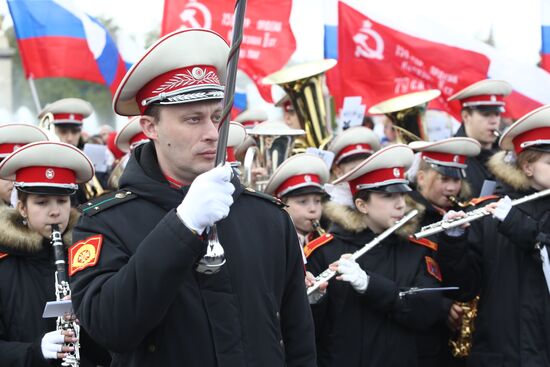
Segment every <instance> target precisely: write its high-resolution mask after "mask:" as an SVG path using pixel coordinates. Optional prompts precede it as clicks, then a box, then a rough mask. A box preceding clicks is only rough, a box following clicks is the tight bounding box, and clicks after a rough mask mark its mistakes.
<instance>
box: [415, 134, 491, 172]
mask: <svg viewBox="0 0 550 367" xmlns="http://www.w3.org/2000/svg"><path fill="white" fill-rule="evenodd" d="M409 147H410V148H411V149H412V150H414V151H416V152H421V156H422V158H423V159H424V160H425V161H426V162H428V163H433V164H437V165H440V166H447V167H454V168H466V167H467V165H466V158H467V157H475V156H477V155H478V154H479V153H480V152H481V145H480V144H479V142H478V141H477V140H475V139H472V138H465V137H457V138H448V139H443V140H438V141H435V142H430V141H413V142H411V143H409Z"/></svg>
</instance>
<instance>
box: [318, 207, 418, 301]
mask: <svg viewBox="0 0 550 367" xmlns="http://www.w3.org/2000/svg"><path fill="white" fill-rule="evenodd" d="M417 214H418V210H416V209H415V210H411V211H410V212H409V213H408V214H407V215H405V216H404V217H403V218H401V219H400V220H399V221H397V222H396V223H395V224H394V225H393V226H391V227H390V228H388V229H386V230H385V231H384V232H382V233H380V234H379V235H378V236H377V237H375V238H374V239H373V240H372V241H370V242H369V243H367V244H366V245H365V246H363V247H361V248H360V249H359V250H357V251H355V252H354V253H353V254H352V255H351V258H352V259H353V260H357V259H358V258H360V257H361V256H363V255H364V254H366V253H367V252H368V251H369V250H371V249H372V248H374V247H375V246H377V245H378V244H379V243H380V242H382V241H383V240H384V239H386V237H388V236H389V235H390V234H392V233H393V232H395V231H397V230H398V229H399V228H401V227H402V226H403V225H404V224H405V223H407V222H408V221H409V220H411V219H412V218H413V217H414V216H415V215H417ZM335 275H336V272H335V271H333V270H331V269H326V270H325V271H323V272H322V273H321V274H319V275H317V277H316V278H315V283H313V285H312V286H311V287H309V288H308V289H307V296H308V298H309V299H310V301H311V300H315V299H319V298H320V297H318V295H317V294H315V293H316V292H319V286H320V285H321V284H323V283H325V282H328V281H329V280H331V279H332V278H334V276H335Z"/></svg>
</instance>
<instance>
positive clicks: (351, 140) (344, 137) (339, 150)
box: [328, 126, 380, 164]
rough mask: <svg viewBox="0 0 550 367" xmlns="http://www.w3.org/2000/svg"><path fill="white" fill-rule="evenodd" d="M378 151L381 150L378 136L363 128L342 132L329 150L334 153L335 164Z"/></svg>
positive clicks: (358, 127)
mask: <svg viewBox="0 0 550 367" xmlns="http://www.w3.org/2000/svg"><path fill="white" fill-rule="evenodd" d="M378 149H380V139H379V138H378V135H376V133H375V132H374V131H372V130H371V129H369V128H367V127H363V126H356V127H350V128H349V129H347V130H344V131H342V132H341V133H340V134H338V135H337V136H336V137H335V138H334V140H333V141H332V142H331V143H330V145H329V147H328V150H330V151H331V152H333V153H334V164H338V163H340V161H342V159H345V158H348V157H351V156H354V155H359V154H372V153H374V152H375V151H377V150H378Z"/></svg>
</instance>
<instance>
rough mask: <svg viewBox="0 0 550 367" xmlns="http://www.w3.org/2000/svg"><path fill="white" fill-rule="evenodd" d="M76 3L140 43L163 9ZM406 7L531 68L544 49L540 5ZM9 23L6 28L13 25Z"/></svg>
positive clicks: (157, 3) (1, 6)
mask: <svg viewBox="0 0 550 367" xmlns="http://www.w3.org/2000/svg"><path fill="white" fill-rule="evenodd" d="M34 1H41V0H34ZM222 1H230V0H222ZM295 1H301V0H295ZM320 1H321V0H319V2H320ZM365 1H368V0H365ZM371 1H379V0H371ZM75 2H77V3H79V4H80V5H81V6H82V8H83V9H84V10H85V11H86V12H87V13H88V14H90V15H93V16H104V17H109V18H112V19H113V20H114V21H115V23H116V24H118V25H119V26H120V27H121V28H122V29H124V30H125V31H126V32H127V33H128V34H129V35H131V36H134V37H136V38H137V39H138V40H140V41H141V40H142V37H143V35H144V34H145V33H146V32H148V31H150V30H151V29H154V28H160V23H161V19H162V10H163V4H164V1H163V0H75ZM402 3H407V4H415V5H416V6H417V7H418V9H419V10H420V11H423V12H424V13H425V14H426V15H427V16H429V17H433V18H434V19H437V20H438V21H439V22H441V23H444V24H446V25H447V26H448V27H450V28H452V29H453V30H455V31H456V32H459V33H461V34H464V35H466V36H473V37H476V38H478V39H485V38H487V36H488V35H489V32H490V29H491V27H492V28H493V34H494V38H495V42H496V47H497V48H498V49H499V50H501V51H502V52H504V53H506V54H508V55H510V56H511V57H514V58H516V59H520V60H524V61H527V62H529V63H531V64H536V63H537V62H538V54H539V50H540V45H541V39H540V19H541V16H540V0H461V1H449V0H385V4H387V7H388V11H389V12H391V11H395V10H396V9H399V8H400V6H399V5H400V4H402ZM0 13H1V14H7V13H8V11H7V3H6V0H0ZM8 16H9V15H8ZM5 23H6V24H5V25H4V27H6V26H7V25H8V24H10V23H11V21H6V22H5Z"/></svg>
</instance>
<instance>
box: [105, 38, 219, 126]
mask: <svg viewBox="0 0 550 367" xmlns="http://www.w3.org/2000/svg"><path fill="white" fill-rule="evenodd" d="M228 55H229V46H228V45H227V42H225V40H224V39H223V38H222V37H221V36H220V35H219V34H217V33H215V32H213V31H210V30H206V29H185V30H178V31H175V32H172V33H170V34H167V35H166V36H164V37H162V38H161V39H159V40H158V41H157V42H155V43H154V44H153V45H152V46H151V47H150V48H149V49H148V50H147V51H146V53H145V55H144V56H142V58H141V59H140V60H139V61H138V62H136V63H135V64H134V65H133V66H132V68H131V69H130V70H129V71H128V72H127V73H126V75H125V76H124V78H123V79H122V82H121V83H120V85H119V87H118V89H117V91H116V93H115V96H114V98H113V108H114V110H115V112H116V113H118V114H119V115H125V116H136V115H141V114H143V113H144V112H145V110H146V109H147V107H148V106H149V105H151V104H179V103H190V102H197V101H205V100H221V99H223V96H224V84H225V79H226V69H227V58H228Z"/></svg>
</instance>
